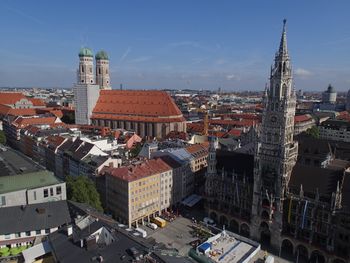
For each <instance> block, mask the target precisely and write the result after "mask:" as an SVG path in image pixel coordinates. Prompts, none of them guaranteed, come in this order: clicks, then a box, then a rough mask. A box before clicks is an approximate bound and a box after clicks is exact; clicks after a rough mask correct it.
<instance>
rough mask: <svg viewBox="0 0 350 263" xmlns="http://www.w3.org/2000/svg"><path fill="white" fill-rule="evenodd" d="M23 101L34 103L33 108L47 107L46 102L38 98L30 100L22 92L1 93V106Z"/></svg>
mask: <svg viewBox="0 0 350 263" xmlns="http://www.w3.org/2000/svg"><path fill="white" fill-rule="evenodd" d="M21 99H27V100H29V101H31V102H32V103H33V106H36V107H39V106H43V107H44V106H45V102H44V101H43V100H42V99H36V98H28V97H26V96H24V94H23V93H20V92H0V104H5V105H9V104H15V103H16V102H17V101H19V100H21Z"/></svg>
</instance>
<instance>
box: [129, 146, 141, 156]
mask: <svg viewBox="0 0 350 263" xmlns="http://www.w3.org/2000/svg"><path fill="white" fill-rule="evenodd" d="M141 149H142V145H141V143H137V144H136V145H135V147H134V148H132V149H131V150H130V157H131V158H134V157H137V156H138V155H139V153H140V151H141Z"/></svg>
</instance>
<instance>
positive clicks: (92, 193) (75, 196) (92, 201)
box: [66, 176, 103, 211]
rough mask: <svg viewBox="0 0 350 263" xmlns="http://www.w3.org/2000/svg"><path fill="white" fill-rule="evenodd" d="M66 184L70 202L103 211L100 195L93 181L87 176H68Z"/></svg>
mask: <svg viewBox="0 0 350 263" xmlns="http://www.w3.org/2000/svg"><path fill="white" fill-rule="evenodd" d="M66 183H67V196H68V199H69V200H72V201H75V202H79V203H86V204H89V205H90V206H92V207H94V208H96V209H97V210H98V211H103V209H102V205H101V201H100V195H99V193H98V192H97V190H96V187H95V184H94V182H93V181H92V180H91V179H89V178H87V177H86V176H77V177H72V176H68V177H67V180H66Z"/></svg>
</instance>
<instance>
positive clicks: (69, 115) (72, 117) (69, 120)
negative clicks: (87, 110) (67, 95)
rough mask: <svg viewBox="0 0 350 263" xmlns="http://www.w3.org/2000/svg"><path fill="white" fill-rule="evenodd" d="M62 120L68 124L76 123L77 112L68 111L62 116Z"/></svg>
mask: <svg viewBox="0 0 350 263" xmlns="http://www.w3.org/2000/svg"><path fill="white" fill-rule="evenodd" d="M61 121H63V122H64V123H66V124H74V123H75V114H74V112H68V113H66V114H64V115H63V117H62V118H61Z"/></svg>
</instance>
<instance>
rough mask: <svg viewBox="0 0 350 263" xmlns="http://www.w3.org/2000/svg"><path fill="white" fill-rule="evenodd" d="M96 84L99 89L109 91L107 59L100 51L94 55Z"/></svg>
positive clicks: (106, 55)
mask: <svg viewBox="0 0 350 263" xmlns="http://www.w3.org/2000/svg"><path fill="white" fill-rule="evenodd" d="M95 59H96V84H97V85H100V89H111V86H110V78H109V58H108V54H107V53H106V52H105V51H103V50H101V51H99V52H97V53H96V56H95Z"/></svg>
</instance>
